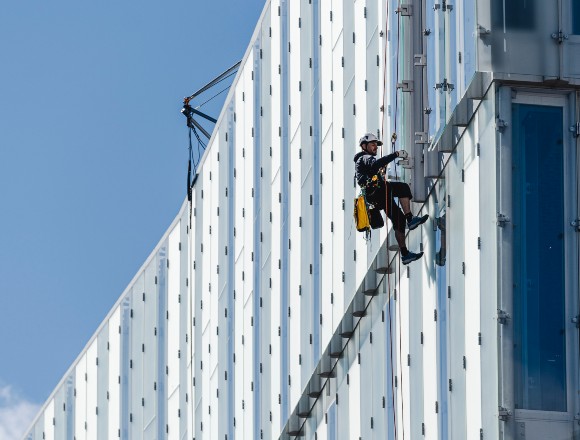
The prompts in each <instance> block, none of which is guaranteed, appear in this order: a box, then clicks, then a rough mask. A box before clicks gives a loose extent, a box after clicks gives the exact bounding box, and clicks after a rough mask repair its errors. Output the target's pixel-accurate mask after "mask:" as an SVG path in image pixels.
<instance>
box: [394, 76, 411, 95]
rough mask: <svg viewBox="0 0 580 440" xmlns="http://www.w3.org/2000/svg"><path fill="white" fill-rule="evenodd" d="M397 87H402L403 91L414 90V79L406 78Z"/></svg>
mask: <svg viewBox="0 0 580 440" xmlns="http://www.w3.org/2000/svg"><path fill="white" fill-rule="evenodd" d="M397 89H401V90H402V91H403V92H412V91H413V80H410V79H404V80H402V81H401V82H400V83H397Z"/></svg>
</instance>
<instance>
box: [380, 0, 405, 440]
mask: <svg viewBox="0 0 580 440" xmlns="http://www.w3.org/2000/svg"><path fill="white" fill-rule="evenodd" d="M399 8H400V0H398V8H397V11H396V12H397V20H396V23H397V42H396V63H395V66H396V68H395V91H394V93H395V108H394V113H393V116H392V120H393V133H392V135H391V151H390V153H394V152H395V147H396V141H397V117H398V113H399V91H398V89H397V88H396V85H397V84H398V83H399V58H400V36H401V22H400V21H401V20H400V15H399ZM386 12H387V18H386V21H387V24H386V31H387V37H388V35H389V33H388V31H389V19H390V17H389V0H387V11H386ZM384 66H385V68H384V73H383V107H382V108H383V120H382V126H381V133H382V136H383V138H384V121H385V113H386V108H385V100H386V88H387V87H386V83H387V69H386V66H387V43H386V42H385V50H384ZM381 154H382V151H381ZM394 170H395V179H397V180H398V172H397V163H396V162H395V165H394ZM387 202H388V200H387ZM392 203H393V199H392V197H391V200H390V203H386V207H387V209H388V210H389V211H388V212H390V211H391V210H392V209H393V206H392ZM389 205H390V206H389ZM399 208H400V202H399ZM387 252H388V251H387ZM395 264H397V269H398V270H397V272H396V273H395V280H394V281H395V282H394V286H395V288H394V289H393V298H394V300H395V301H397V289H396V286H397V282H399V283H400V282H401V258H400V252H399V258H397V262H396V263H395ZM387 280H388V281H387V282H388V289H389V290H388V291H389V293H390V292H391V275H390V271H389V272H388V273H387ZM391 302H392V299H389V306H388V310H389V312H388V313H389V343H390V344H389V347H390V354H389V356H390V365H391V389H392V401H393V422H394V434H395V440H397V438H398V430H397V414H396V411H397V410H396V399H395V387H394V383H393V382H394V366H395V365H393V334H392V332H393V331H392V313H391ZM397 313H398V315H399V319H398V320H397V323H396V330H398V336H399V347H398V353H397V358H398V367H399V368H398V369H399V375H400V378H401V381H400V385H401V386H400V389H401V420H402V423H403V426H402V434H403V440H404V439H405V405H404V397H403V395H404V393H403V367H402V361H401V353H402V338H401V306H400V302H399V301H397V305H396V310H395V314H397ZM397 324H398V325H397ZM395 338H396V337H395ZM395 362H396V361H395ZM397 388H398V387H397Z"/></svg>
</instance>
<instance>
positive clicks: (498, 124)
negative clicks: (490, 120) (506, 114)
mask: <svg viewBox="0 0 580 440" xmlns="http://www.w3.org/2000/svg"><path fill="white" fill-rule="evenodd" d="M507 126H508V123H507V122H506V121H504V120H503V119H500V118H497V121H496V123H495V128H496V129H497V130H499V131H503V130H504V129H505V128H506V127H507Z"/></svg>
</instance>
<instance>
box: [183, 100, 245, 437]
mask: <svg viewBox="0 0 580 440" xmlns="http://www.w3.org/2000/svg"><path fill="white" fill-rule="evenodd" d="M234 112H235V99H233V98H232V101H231V103H230V105H229V109H228V131H227V133H228V140H227V148H228V174H227V186H226V188H227V191H228V211H227V212H228V224H229V226H228V228H227V231H228V232H227V234H228V238H227V243H228V290H227V295H228V299H227V304H228V319H227V321H226V322H227V330H226V331H227V335H228V346H227V350H228V351H227V353H228V354H227V359H228V361H227V369H226V373H227V374H228V384H227V390H228V413H227V415H226V417H227V419H226V420H227V432H228V438H229V439H232V440H233V439H234V413H235V406H234V401H235V389H236V388H235V378H236V375H235V374H234V329H235V328H236V327H235V324H236V309H235V306H234V290H235V276H234V273H235V267H236V266H235V265H236V263H235V255H236V250H235V241H234V224H235V215H234V212H235V211H234V200H235V199H236V186H235V184H234V168H235V166H236V155H235V151H234V150H235V148H234V147H235V144H236V143H235V133H236V130H235V129H234ZM192 339H193V338H192ZM193 434H195V431H194V433H193Z"/></svg>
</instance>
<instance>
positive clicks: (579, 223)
mask: <svg viewBox="0 0 580 440" xmlns="http://www.w3.org/2000/svg"><path fill="white" fill-rule="evenodd" d="M570 226H572V227H573V228H574V229H576V232H580V218H577V219H576V220H574V221H571V222H570Z"/></svg>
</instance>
